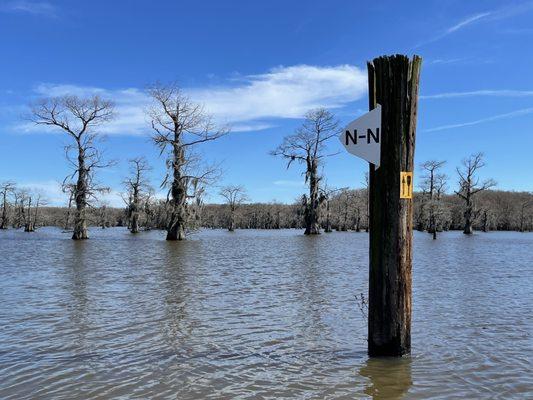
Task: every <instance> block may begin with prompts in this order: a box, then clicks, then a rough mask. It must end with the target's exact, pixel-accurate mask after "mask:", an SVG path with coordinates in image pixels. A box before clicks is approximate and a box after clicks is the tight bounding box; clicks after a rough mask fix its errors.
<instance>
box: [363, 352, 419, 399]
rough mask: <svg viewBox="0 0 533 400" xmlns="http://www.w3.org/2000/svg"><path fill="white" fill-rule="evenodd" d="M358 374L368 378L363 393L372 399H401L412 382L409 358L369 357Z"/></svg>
mask: <svg viewBox="0 0 533 400" xmlns="http://www.w3.org/2000/svg"><path fill="white" fill-rule="evenodd" d="M359 375H361V376H364V377H366V378H368V379H369V381H368V382H367V384H366V387H365V394H367V395H369V396H372V398H373V399H374V400H380V399H383V400H385V399H387V400H394V399H401V398H403V397H404V395H405V394H406V393H407V392H408V391H409V389H410V387H411V385H412V383H413V382H412V379H411V358H410V357H404V358H369V359H368V360H367V362H366V364H365V365H364V366H363V367H361V369H360V370H359Z"/></svg>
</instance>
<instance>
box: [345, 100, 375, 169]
mask: <svg viewBox="0 0 533 400" xmlns="http://www.w3.org/2000/svg"><path fill="white" fill-rule="evenodd" d="M339 139H340V141H341V143H342V144H343V146H344V147H345V148H346V150H348V152H349V153H351V154H353V155H355V156H357V157H360V158H362V159H363V160H366V161H368V162H369V163H372V164H374V165H375V166H376V169H378V168H379V164H380V160H381V105H379V104H378V105H377V106H376V108H374V109H373V110H372V111H370V112H368V113H366V114H365V115H363V116H361V117H359V118H357V119H356V120H354V121H352V122H350V123H349V124H348V126H347V127H346V129H345V130H344V132H343V133H341V135H340V136H339Z"/></svg>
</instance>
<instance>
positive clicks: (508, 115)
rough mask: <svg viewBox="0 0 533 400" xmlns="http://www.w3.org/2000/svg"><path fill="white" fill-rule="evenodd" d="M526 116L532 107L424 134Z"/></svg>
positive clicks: (531, 110) (427, 130)
mask: <svg viewBox="0 0 533 400" xmlns="http://www.w3.org/2000/svg"><path fill="white" fill-rule="evenodd" d="M528 114H533V107H530V108H523V109H520V110H516V111H511V112H508V113H505V114H497V115H493V116H491V117H487V118H482V119H478V120H475V121H468V122H461V123H458V124H450V125H442V126H437V127H435V128H430V129H426V130H425V132H437V131H444V130H447V129H454V128H463V127H465V126H472V125H479V124H483V123H485V122H491V121H497V120H500V119H507V118H516V117H521V116H523V115H528Z"/></svg>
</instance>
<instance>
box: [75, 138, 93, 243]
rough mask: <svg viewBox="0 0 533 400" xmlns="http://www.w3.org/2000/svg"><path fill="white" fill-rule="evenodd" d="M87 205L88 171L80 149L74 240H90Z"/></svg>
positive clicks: (82, 151)
mask: <svg viewBox="0 0 533 400" xmlns="http://www.w3.org/2000/svg"><path fill="white" fill-rule="evenodd" d="M86 205H87V170H86V168H85V154H84V150H83V149H82V148H81V147H79V148H78V181H77V182H76V214H75V216H74V233H73V234H72V239H73V240H84V239H88V238H89V236H88V235H87V220H86V215H85V207H86Z"/></svg>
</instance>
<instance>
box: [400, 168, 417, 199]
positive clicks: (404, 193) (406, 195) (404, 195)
mask: <svg viewBox="0 0 533 400" xmlns="http://www.w3.org/2000/svg"><path fill="white" fill-rule="evenodd" d="M413 184H414V182H413V173H412V172H405V171H402V172H400V199H412V198H413Z"/></svg>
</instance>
